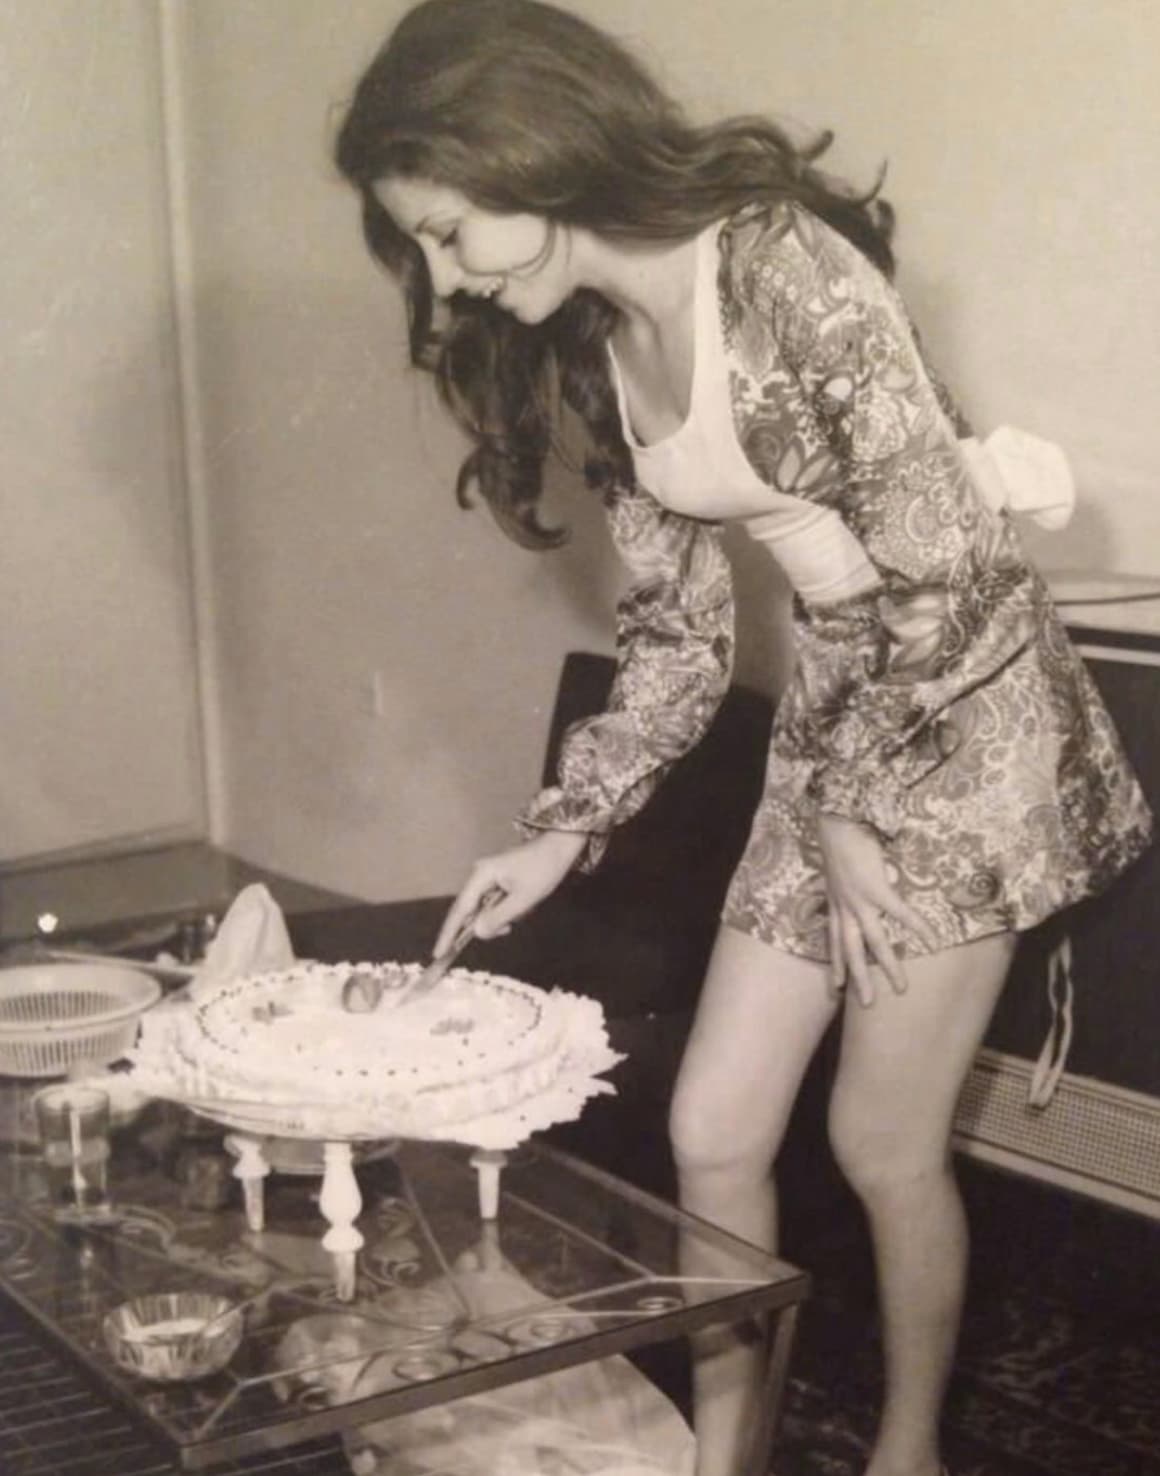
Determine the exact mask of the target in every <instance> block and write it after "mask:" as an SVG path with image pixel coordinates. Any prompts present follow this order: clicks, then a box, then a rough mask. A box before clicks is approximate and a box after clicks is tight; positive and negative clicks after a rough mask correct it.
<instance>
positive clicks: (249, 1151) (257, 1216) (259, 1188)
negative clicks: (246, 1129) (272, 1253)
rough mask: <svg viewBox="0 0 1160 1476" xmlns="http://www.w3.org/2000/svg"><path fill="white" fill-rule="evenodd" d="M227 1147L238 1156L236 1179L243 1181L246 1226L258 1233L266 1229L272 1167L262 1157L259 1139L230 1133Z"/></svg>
mask: <svg viewBox="0 0 1160 1476" xmlns="http://www.w3.org/2000/svg"><path fill="white" fill-rule="evenodd" d="M226 1146H227V1147H229V1148H232V1149H233V1151H234V1152H235V1153H236V1154H237V1156H238V1161H237V1162H236V1163H235V1164H234V1178H235V1179H240V1180H241V1181H242V1194H243V1195H244V1197H245V1202H246V1224H247V1225H248V1226H249V1227H250V1229H251V1230H253V1231H254V1232H255V1233H258V1232H260V1231H262V1230H264V1229H265V1228H266V1177H267V1175H268V1174H269V1172H270V1165H269V1164H268V1163H267V1162H266V1160H265V1158H264V1157H263V1156H262V1144H261V1142H260V1141H259V1140H258V1139H257V1138H250V1137H247V1135H246V1134H245V1133H230V1134H229V1136H228V1137H227V1138H226Z"/></svg>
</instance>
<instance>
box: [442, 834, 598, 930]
mask: <svg viewBox="0 0 1160 1476" xmlns="http://www.w3.org/2000/svg"><path fill="white" fill-rule="evenodd" d="M587 843H588V836H587V834H586V833H585V832H583V831H578V832H574V831H567V830H542V831H540V833H539V834H538V835H535V836H533V837H532V839H531V840H529V841H524V843H523V844H522V845H519V846H513V847H512V849H511V850H510V851H500V852H499V853H498V854H497V855H495V856H485V857H483V859H482V860H480V861H477V862H476V863H475V865H474V866H473V867H472V869H471V875H470V876H469V877H468V879H467V884H466V885H465V886H464V887H463V889H462V891H461V892H460V893H459V896H458V897H456V899H455V901H454V902H453V903H452V904H451V907H450V909H449V910H448V913H447V916H446V917H445V918H444V919H443V926H442V927H441V928H440V929H439V936H438V938H437V939H436V940H435V950H434V951H435V954H436V956H438V955H439V954H441V953H443V952H445V951H446V950H447V949H448V948H449V947H450V946H451V940H452V939H453V938H454V937H455V935H456V933H457V932H458V931H459V928H460V926H461V925H462V923H463V920H464V918H466V917H467V916H468V915H469V914H470V913H471V912H472V910H473V909H474V908H475V907H477V906H478V905H479V901H480V898H481V897H483V895H484V893H485V892H488V891H490V890H491V889H492V888H493V887H497V888H499V890H500V892H501V893H502V894H503V895H502V896H500V897H499V898H498V900H497V901H495V902H493V903H491V905H490V906H488V907H486V908H485V909H484V911H483V912H481V913H480V915H479V917H478V918H477V920H476V922H475V927H474V932H475V936H476V937H477V938H494V937H495V936H496V935H497V934H498V933H503V932H506V931H507V929H508V928H509V927H510V926H511V924H512V923H513V922H514V921H515V920H516V918H519V917H523V915H524V913H525V912H530V911H531V910H532V908H533V907H535V906H536V905H537V903H540V902H542V901H543V900H544V898H545V897H547V896H550V894H551V893H552V892H554V891H555V890H556V888H557V887H558V886H559V885H560V883H561V882H562V881H563V880H564V878H565V877H566V876H567V875H568V873H569V872H570V871H571V870H572V868H573V866H575V864H576V862H577V861H578V860H579V858H580V854H581V852H582V851H583V850H584V847H585V845H586V844H587Z"/></svg>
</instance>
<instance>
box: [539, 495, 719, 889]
mask: <svg viewBox="0 0 1160 1476" xmlns="http://www.w3.org/2000/svg"><path fill="white" fill-rule="evenodd" d="M608 514H609V526H610V530H611V533H612V538H613V542H614V544H615V546H616V548H617V551H618V553H619V554H620V557H621V559H622V561H623V563H624V564H625V566H626V568H627V573H628V585H627V588H626V590H625V592H624V594H623V596H622V597H621V599H620V601H619V603H618V606H617V619H616V675H615V678H614V681H613V685H612V690H611V693H610V695H609V699H608V704H607V707H606V708H605V710H604V711H603V712H601V713H599V714H598V715H597V716H595V717H591V718H586V719H584V720H582V721H580V722H577V723H574V724H573V725H572V726H571V727H570V728H569V730H568V732H567V733H566V734H565V737H564V741H563V744H562V746H561V752H560V759H559V764H558V770H557V783H556V784H554V785H552V786H551V787H549V788H547V789H544V790H542V791H541V792H540V793H539V794H538V795H537V796H536V797H535V798H534V799H533V800H532V801H531V803H530V804H529V805H528V806H526V808H525V809H524V810H523V811H522V812H521V814H520V815H519V816H518V817H517V819H516V827H517V829H518V830H519V831H520V833H521V834H522V835H523V836H524V837H525V838H528V837H530V836H532V835H534V834H535V833H536V832H537V831H541V830H565V831H573V832H575V831H583V832H585V833H586V834H587V835H588V837H589V840H588V844H587V846H586V848H585V851H584V853H583V854H582V856H581V859H580V863H579V864H580V867H581V869H582V870H591V869H592V868H593V867H594V866H595V865H596V864H597V862H598V861H599V859H600V857H601V856H602V854H603V852H604V850H605V848H606V846H607V843H608V837H609V833H610V831H611V830H612V829H613V827H614V826H616V825H619V824H620V823H622V822H623V821H625V820H627V819H628V818H629V817H630V816H632V815H634V814H636V812H637V811H638V810H640V809H641V807H642V806H643V805H644V804H645V802H646V801H647V800H648V798H649V796H650V795H651V794H652V793H653V792H654V790H655V789H656V787H657V785H658V784H659V783H660V781H661V779H662V778H663V776H664V774H665V773H666V772H667V770H668V769H669V768H670V767H671V766H672V765H673V763H675V762H676V760H677V759H678V758H680V757H681V755H682V754H684V753H686V752H687V751H688V750H689V749H690V748H692V747H693V746H694V745H695V744H696V743H697V742H698V740H699V739H700V738H701V737H702V736H703V734H704V733H705V731H706V729H707V728H708V726H709V724H710V722H711V721H712V719H713V716H714V714H715V713H716V711H717V708H718V706H719V705H720V703H721V699H722V698H723V697H724V695H725V692H726V690H727V688H728V685H729V680H730V677H731V675H732V667H733V645H734V643H733V590H732V579H731V573H730V567H729V563H728V560H727V558H726V555H725V553H724V551H723V549H722V546H721V537H720V529H719V528H718V527H716V526H715V525H713V524H710V523H704V522H698V521H696V520H694V519H691V518H686V517H682V516H681V515H680V514H677V513H672V512H669V511H667V510H666V509H665V508H663V507H661V505H660V504H659V503H658V502H656V500H655V499H654V498H653V497H652V496H651V495H650V494H649V493H647V492H645V491H644V490H643V489H642V488H639V487H618V488H616V489H614V491H613V492H612V494H611V496H610V499H609V505H608Z"/></svg>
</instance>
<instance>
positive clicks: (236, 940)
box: [189, 882, 294, 998]
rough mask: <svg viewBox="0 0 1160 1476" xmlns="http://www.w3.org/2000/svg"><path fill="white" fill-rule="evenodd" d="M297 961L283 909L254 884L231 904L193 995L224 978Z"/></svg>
mask: <svg viewBox="0 0 1160 1476" xmlns="http://www.w3.org/2000/svg"><path fill="white" fill-rule="evenodd" d="M293 962H294V949H293V948H292V947H291V945H290V934H289V932H288V931H287V929H286V919H285V917H284V916H283V915H282V909H281V908H280V907H279V906H278V904H277V902H275V901H274V898H273V897H272V896H271V895H270V891H269V888H268V887H266V886H264V885H263V884H262V883H261V882H253V883H252V884H251V885H250V886H248V887H243V888H242V890H241V891H240V892H239V893H238V895H237V896H236V897H235V898H234V900H233V902H232V903H231V904H230V906H229V908H228V910H227V912H226V915H225V917H223V918H222V920H221V924H220V926H219V927H218V930H217V932H216V933H215V934H214V938H213V941H212V942H211V943H210V945H209V947H208V948H207V949H206V954H205V958H204V959H203V960H202V962H201V964H199V966H198V969H197V974H196V976H195V978H194V981H193V983H192V984H191V985H190V991H189V992H190V994H191V995H192V996H193V997H194V998H196V997H197V995H198V994H199V992H200V991H201V990H203V989H207V988H209V987H211V986H213V985H215V984H220V983H221V981H222V980H223V979H235V978H237V977H238V976H239V975H240V974H263V973H266V972H268V971H270V970H273V969H286V968H289V967H290V965H291V964H292V963H293Z"/></svg>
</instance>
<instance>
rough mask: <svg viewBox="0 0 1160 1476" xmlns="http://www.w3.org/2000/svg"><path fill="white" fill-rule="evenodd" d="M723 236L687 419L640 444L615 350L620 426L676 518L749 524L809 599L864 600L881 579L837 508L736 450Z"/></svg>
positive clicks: (703, 302)
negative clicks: (795, 493)
mask: <svg viewBox="0 0 1160 1476" xmlns="http://www.w3.org/2000/svg"><path fill="white" fill-rule="evenodd" d="M718 230H719V227H718V226H716V225H713V226H710V227H709V228H708V229H707V230H704V231H702V232H701V235H700V236H699V237H698V239H697V256H696V283H695V289H694V303H693V323H694V338H693V350H694V360H693V385H692V392H691V395H690V403H689V413H688V416H687V418H686V419H685V421H684V423H683V424H682V425H681V426H680V427H679V428H678V429H677V430H675V431H674V432H673V433H672V434H671V435H668V436H665V437H664V439H663V440H660V441H656V442H654V443H653V444H652V445H650V446H645V445H642V444H641V443H640V442H639V441H638V440H637V439H636V436H635V435H634V434H633V430H632V422H631V420H630V418H629V413H628V404H627V400H626V398H625V393H624V382H623V380H622V379H621V375H620V367H619V365H618V364H617V362H616V355H615V354H614V353H613V350H612V345H611V344H609V346H608V355H609V360H610V363H611V367H612V381H613V385H614V387H615V390H616V402H617V405H618V407H619V410H620V423H621V427H622V429H623V431H624V437H625V440H626V441H627V443H628V447H629V450H630V451H631V453H632V461H633V468H634V470H635V472H636V478H637V481H638V482H639V483H640V485H641V486H642V487H644V488H645V489H646V491H648V492H650V493H651V494H652V496H653V497H655V498H656V500H657V501H658V502H659V503H661V504H662V506H664V507H667V508H669V509H670V510H671V511H672V512H677V513H683V514H685V515H686V516H688V517H693V518H705V519H707V520H710V521H713V522H727V521H739V522H741V523H742V524H743V525H744V527H745V529H746V531H747V532H748V533H749V534H750V536H751V537H753V538H755V539H757V540H758V541H759V542H761V543H764V544H765V545H766V546H767V547H768V548H769V550H770V552H771V553H772V554H773V557H774V558H775V559H776V560H777V563H778V564H779V566H780V567H781V569H782V571H783V573H784V574H785V576H786V578H787V579H788V581H789V583H790V584H791V585H792V587H793V589H794V590H795V591H796V592H797V594H799V595H800V596H801V598H802V599H803V600H806V601H809V602H810V603H825V602H828V601H834V600H845V599H850V598H852V597H853V596H854V595H859V594H864V593H866V591H867V590H870V589H873V588H874V587H875V586H876V585H879V584H881V582H882V580H881V578H880V576H879V574H878V571H877V570H876V569H875V568H874V565H873V563H872V562H871V561H870V559H869V558H868V557H867V555H866V552H865V550H864V549H863V547H862V545H861V543H859V541H858V539H857V538H856V537H855V535H854V534H853V533H852V532H851V531H850V529H849V528H847V527H846V525H845V523H843V522H842V519H841V518H840V517H839V516H838V514H837V513H836V512H835V511H834V510H833V508H829V507H819V506H817V505H815V504H814V503H812V502H807V501H806V500H805V498H802V497H792V496H789V495H788V494H786V493H784V492H778V491H777V490H776V489H775V488H773V487H769V486H767V485H766V483H764V482H763V481H762V480H761V478H760V477H759V476H758V475H757V473H756V472H755V471H754V470H753V468H752V466H751V465H750V464H749V461H748V460H747V459H746V456H745V453H744V452H743V451H742V449H741V447H740V446H739V445H738V442H737V432H736V430H735V428H734V424H733V407H732V404H731V402H730V398H729V366H728V363H727V361H726V357H725V341H724V337H723V335H722V331H721V315H720V312H719V310H718V305H717V270H718V251H717V237H718Z"/></svg>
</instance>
